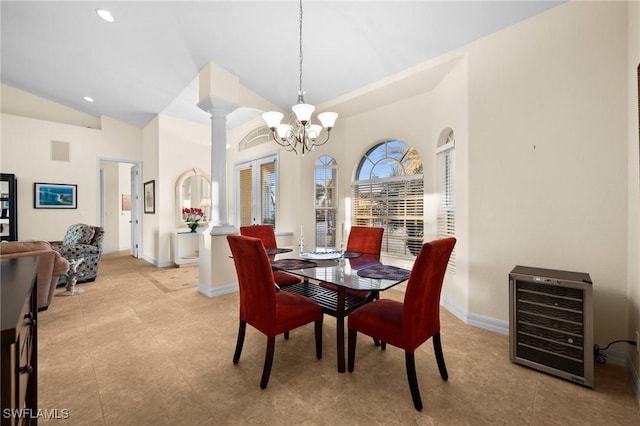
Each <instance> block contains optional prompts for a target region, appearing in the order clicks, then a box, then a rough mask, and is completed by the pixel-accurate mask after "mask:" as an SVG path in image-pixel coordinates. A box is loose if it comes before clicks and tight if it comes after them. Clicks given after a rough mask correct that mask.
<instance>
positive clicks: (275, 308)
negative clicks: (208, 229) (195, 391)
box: [227, 235, 322, 389]
mask: <svg viewBox="0 0 640 426" xmlns="http://www.w3.org/2000/svg"><path fill="white" fill-rule="evenodd" d="M227 240H228V241H229V247H230V248H231V254H232V255H233V262H234V263H235V266H236V273H237V274H238V284H239V286H240V327H239V329H238V341H237V343H236V350H235V353H234V354H233V363H234V364H237V363H238V362H239V361H240V354H241V353H242V345H243V344H244V336H245V331H246V328H247V324H249V325H251V326H253V327H255V328H256V329H257V330H259V331H260V332H262V333H264V334H266V335H267V352H266V354H265V358H264V368H263V370H262V380H261V381H260V387H261V388H262V389H264V388H266V387H267V384H268V383H269V375H270V373H271V365H272V364H273V352H274V349H275V336H276V335H278V334H280V333H284V332H287V331H289V330H292V329H294V328H298V327H300V326H303V325H305V324H308V323H310V322H315V338H316V357H317V358H318V359H321V358H322V308H321V307H320V305H318V304H317V303H316V302H314V301H313V300H311V299H309V298H307V297H304V296H300V295H298V294H293V293H287V292H276V286H275V285H274V282H273V274H272V273H271V264H270V262H269V258H268V257H267V253H266V251H265V249H264V246H263V245H262V241H261V240H259V239H257V238H251V237H244V236H241V235H229V236H227Z"/></svg>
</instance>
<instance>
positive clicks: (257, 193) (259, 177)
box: [235, 155, 278, 226]
mask: <svg viewBox="0 0 640 426" xmlns="http://www.w3.org/2000/svg"><path fill="white" fill-rule="evenodd" d="M277 164H278V163H277V156H276V155H269V156H267V157H262V158H258V159H256V160H252V161H247V162H244V163H240V164H238V165H236V167H235V169H236V173H235V175H236V182H237V185H236V188H238V191H237V192H236V206H238V208H237V213H236V215H237V219H238V222H237V223H240V226H246V225H257V224H270V225H273V226H275V225H276V200H277V194H278V167H277Z"/></svg>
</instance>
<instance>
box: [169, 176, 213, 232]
mask: <svg viewBox="0 0 640 426" xmlns="http://www.w3.org/2000/svg"><path fill="white" fill-rule="evenodd" d="M190 207H199V208H201V209H202V210H203V212H204V216H205V217H204V219H203V220H202V221H201V222H200V223H207V222H208V221H209V218H210V217H211V178H210V177H209V175H208V174H207V173H206V172H205V171H203V170H200V169H196V168H194V169H189V170H187V171H186V172H184V173H182V174H181V175H180V176H179V177H178V179H177V180H176V225H177V226H178V227H184V226H185V222H184V218H183V216H182V209H183V208H190Z"/></svg>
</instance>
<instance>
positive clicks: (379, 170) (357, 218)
mask: <svg viewBox="0 0 640 426" xmlns="http://www.w3.org/2000/svg"><path fill="white" fill-rule="evenodd" d="M352 206H353V211H352V224H353V225H359V226H381V227H383V228H384V229H385V231H384V235H383V240H382V251H383V252H384V253H387V254H391V255H396V256H401V257H407V258H412V257H414V256H416V255H417V254H418V252H419V251H420V248H421V247H422V239H423V236H424V179H423V175H422V160H421V159H420V156H419V155H418V152H417V151H416V150H415V149H414V148H412V147H410V146H409V145H408V144H407V143H405V142H402V141H399V140H388V141H385V142H382V143H380V144H378V145H376V146H374V147H373V148H371V149H370V150H369V151H368V152H367V153H366V154H365V155H364V156H363V157H362V159H361V160H360V164H359V165H358V169H357V171H356V182H354V183H353V203H352Z"/></svg>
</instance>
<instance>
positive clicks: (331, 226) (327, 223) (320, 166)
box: [315, 155, 338, 247]
mask: <svg viewBox="0 0 640 426" xmlns="http://www.w3.org/2000/svg"><path fill="white" fill-rule="evenodd" d="M337 172H338V168H337V164H336V161H335V160H334V159H333V158H332V157H329V156H327V155H323V156H321V157H320V158H318V160H317V161H316V166H315V211H316V235H315V237H316V246H318V247H337V246H338V245H337V241H336V223H337V222H336V216H337V213H336V208H337V200H336V194H337V193H336V184H337V182H336V177H337V176H336V175H337Z"/></svg>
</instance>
